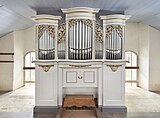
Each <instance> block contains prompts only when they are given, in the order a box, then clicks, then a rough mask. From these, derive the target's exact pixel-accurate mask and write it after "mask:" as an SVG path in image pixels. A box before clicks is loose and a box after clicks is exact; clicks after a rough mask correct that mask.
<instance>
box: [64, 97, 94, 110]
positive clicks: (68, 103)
mask: <svg viewBox="0 0 160 118" xmlns="http://www.w3.org/2000/svg"><path fill="white" fill-rule="evenodd" d="M63 107H64V108H66V107H93V108H95V107H96V104H95V101H94V97H93V95H66V97H65V99H64V104H63Z"/></svg>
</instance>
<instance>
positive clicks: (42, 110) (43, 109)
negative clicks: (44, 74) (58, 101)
mask: <svg viewBox="0 0 160 118" xmlns="http://www.w3.org/2000/svg"><path fill="white" fill-rule="evenodd" d="M57 111H58V107H53V106H35V107H34V108H33V112H34V114H36V113H53V114H54V113H57Z"/></svg>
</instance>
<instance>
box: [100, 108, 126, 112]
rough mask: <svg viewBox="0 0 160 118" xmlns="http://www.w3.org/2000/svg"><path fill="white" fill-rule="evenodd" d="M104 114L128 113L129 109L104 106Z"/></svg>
mask: <svg viewBox="0 0 160 118" xmlns="http://www.w3.org/2000/svg"><path fill="white" fill-rule="evenodd" d="M102 112H123V113H127V107H126V106H105V107H104V106H103V107H102Z"/></svg>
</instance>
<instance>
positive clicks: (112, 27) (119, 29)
mask: <svg viewBox="0 0 160 118" xmlns="http://www.w3.org/2000/svg"><path fill="white" fill-rule="evenodd" d="M123 27H124V26H122V25H108V26H107V27H106V37H107V38H108V37H109V36H110V35H112V31H113V30H115V31H116V32H117V34H118V35H119V37H120V38H121V39H122V38H123Z"/></svg>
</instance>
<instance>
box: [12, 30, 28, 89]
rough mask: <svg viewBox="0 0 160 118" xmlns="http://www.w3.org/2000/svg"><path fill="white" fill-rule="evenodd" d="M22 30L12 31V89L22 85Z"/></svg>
mask: <svg viewBox="0 0 160 118" xmlns="http://www.w3.org/2000/svg"><path fill="white" fill-rule="evenodd" d="M24 37H25V35H24V31H23V30H21V31H15V32H14V80H13V89H16V88H19V87H21V86H23V85H24V77H23V73H24V72H23V62H24V57H23V55H24V54H23V48H24Z"/></svg>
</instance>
